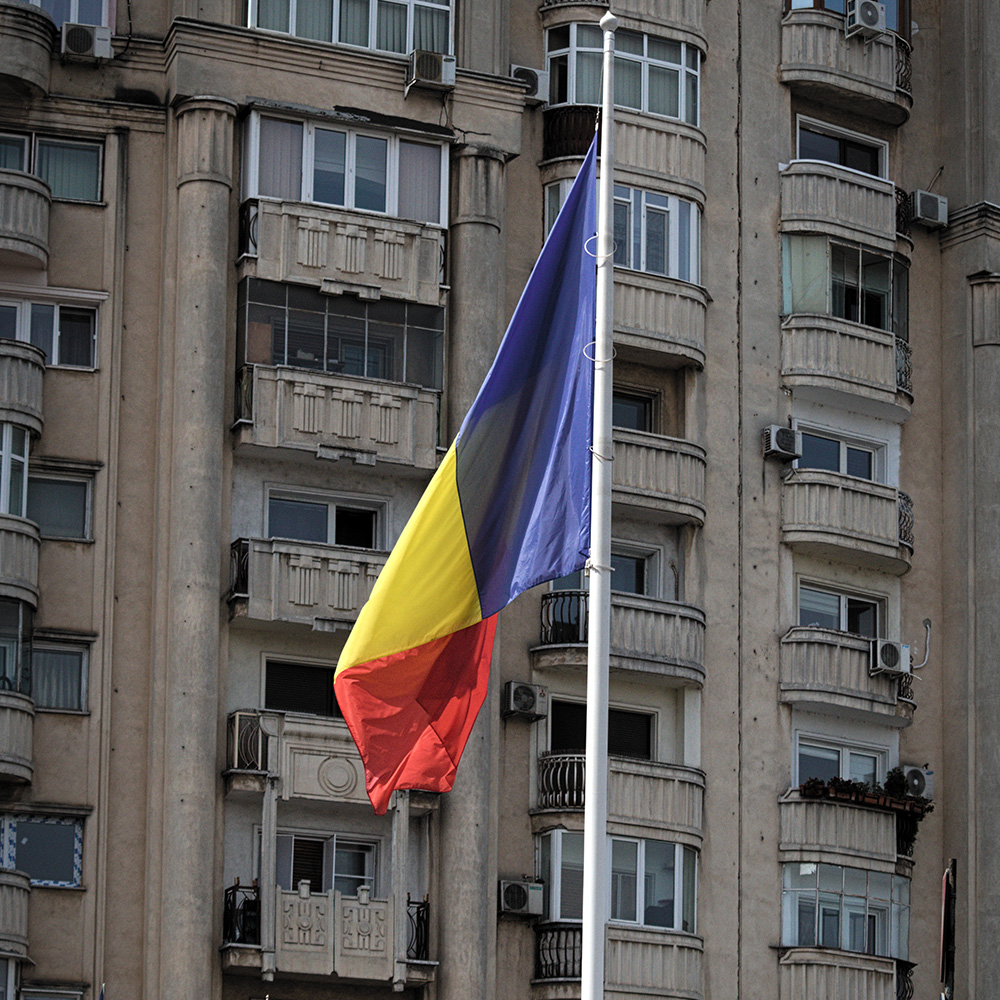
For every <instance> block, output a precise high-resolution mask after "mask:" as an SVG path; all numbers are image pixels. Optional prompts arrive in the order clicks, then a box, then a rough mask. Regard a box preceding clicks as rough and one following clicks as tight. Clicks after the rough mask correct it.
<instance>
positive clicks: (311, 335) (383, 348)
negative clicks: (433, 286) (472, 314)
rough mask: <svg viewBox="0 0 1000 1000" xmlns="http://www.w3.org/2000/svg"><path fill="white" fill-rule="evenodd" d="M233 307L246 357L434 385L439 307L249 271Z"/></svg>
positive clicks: (439, 350)
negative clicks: (327, 291)
mask: <svg viewBox="0 0 1000 1000" xmlns="http://www.w3.org/2000/svg"><path fill="white" fill-rule="evenodd" d="M238 309H239V313H238V317H239V318H238V321H237V337H238V339H239V341H240V346H241V348H242V351H241V354H242V356H243V357H244V358H245V360H246V361H247V362H249V363H256V364H270V365H290V366H292V367H295V368H308V369H311V370H313V371H325V372H331V373H338V374H343V375H359V376H362V377H367V378H375V379H383V380H385V381H388V382H408V383H412V384H415V385H421V386H425V387H426V388H428V389H440V388H441V385H442V370H443V343H444V310H443V309H438V308H436V307H433V306H419V305H413V304H412V303H407V302H399V301H395V300H392V299H383V300H380V301H378V302H362V301H361V300H360V299H357V298H354V297H353V296H350V295H340V296H328V295H321V294H320V293H319V292H318V291H315V290H313V289H311V288H302V287H299V286H296V285H283V284H279V283H278V282H274V281H258V280H257V279H256V278H248V279H246V280H245V281H243V282H241V284H240V286H239V293H238Z"/></svg>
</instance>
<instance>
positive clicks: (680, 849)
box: [607, 836, 698, 934]
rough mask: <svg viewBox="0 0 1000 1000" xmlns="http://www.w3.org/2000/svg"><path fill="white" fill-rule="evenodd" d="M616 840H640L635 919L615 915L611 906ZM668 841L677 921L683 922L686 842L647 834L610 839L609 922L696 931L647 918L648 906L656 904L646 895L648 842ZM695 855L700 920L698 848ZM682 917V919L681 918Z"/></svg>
mask: <svg viewBox="0 0 1000 1000" xmlns="http://www.w3.org/2000/svg"><path fill="white" fill-rule="evenodd" d="M615 843H625V844H637V845H638V849H637V852H636V853H637V857H638V865H637V869H636V883H635V913H636V919H635V920H626V919H624V918H622V917H612V916H611V906H612V904H613V898H612V893H613V876H612V871H611V856H612V854H611V852H612V846H613V845H614V844H615ZM657 843H658V844H666V845H668V846H671V847H673V849H674V917H675V922H680V921H682V920H683V917H682V914H683V911H684V898H683V897H684V846H685V845H684V844H679V843H676V842H674V841H669V840H655V839H652V838H648V837H646V838H644V837H620V836H614V837H608V840H607V845H608V846H607V850H608V865H607V873H608V879H607V893H608V923H610V924H614V925H619V926H624V927H648V928H651V929H653V930H664V931H674V932H677V933H681V934H685V933H692V934H693V933H694V930H691V931H683V930H681V928H680V927H661V926H660V925H659V924H647V923H646V922H645V919H644V917H645V912H646V908H647V907H648V906H651V905H654V904H653V903H651V902H650V901H649V900H647V899H646V845H647V844H657ZM694 855H695V879H694V884H695V901H694V908H693V910H692V912H693V913H694V914H695V921H696V922H697V913H698V908H697V892H698V852H697V851H695V852H694ZM678 918H680V921H678Z"/></svg>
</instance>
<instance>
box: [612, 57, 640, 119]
mask: <svg viewBox="0 0 1000 1000" xmlns="http://www.w3.org/2000/svg"><path fill="white" fill-rule="evenodd" d="M615 104H617V105H618V107H620V108H635V109H636V110H637V111H638V110H641V108H642V63H640V62H636V60H635V59H617V58H616V59H615Z"/></svg>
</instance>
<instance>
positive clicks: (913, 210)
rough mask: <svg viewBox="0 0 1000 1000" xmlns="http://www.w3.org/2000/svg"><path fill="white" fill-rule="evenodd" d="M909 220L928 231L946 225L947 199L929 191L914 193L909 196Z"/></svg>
mask: <svg viewBox="0 0 1000 1000" xmlns="http://www.w3.org/2000/svg"><path fill="white" fill-rule="evenodd" d="M910 220H911V221H912V222H916V223H918V224H919V225H921V226H926V227H927V228H928V229H940V228H941V227H942V226H947V225H948V199H947V198H945V197H942V196H941V195H939V194H931V192H930V191H914V192H913V194H911V195H910Z"/></svg>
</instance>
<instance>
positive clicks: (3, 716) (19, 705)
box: [0, 666, 35, 784]
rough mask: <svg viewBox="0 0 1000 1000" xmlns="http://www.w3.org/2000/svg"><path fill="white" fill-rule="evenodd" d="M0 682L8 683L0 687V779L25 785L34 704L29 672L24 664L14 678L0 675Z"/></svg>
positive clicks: (30, 770) (30, 766) (29, 772)
mask: <svg viewBox="0 0 1000 1000" xmlns="http://www.w3.org/2000/svg"><path fill="white" fill-rule="evenodd" d="M0 683H2V684H3V685H10V686H9V687H5V688H4V689H2V690H0V782H11V783H13V784H27V783H29V782H30V781H31V778H32V775H33V774H34V760H33V745H34V723H35V704H34V702H33V701H32V700H31V698H30V697H29V695H30V693H31V675H30V671H29V670H28V668H27V666H25V669H24V671H22V672H20V676H19V677H18V678H16V679H11V678H8V677H6V676H3V677H0ZM18 686H20V687H21V688H22V690H21V691H18V690H17V689H16V688H17V687H18ZM23 689H26V690H23Z"/></svg>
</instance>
